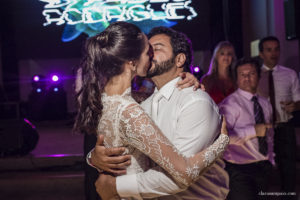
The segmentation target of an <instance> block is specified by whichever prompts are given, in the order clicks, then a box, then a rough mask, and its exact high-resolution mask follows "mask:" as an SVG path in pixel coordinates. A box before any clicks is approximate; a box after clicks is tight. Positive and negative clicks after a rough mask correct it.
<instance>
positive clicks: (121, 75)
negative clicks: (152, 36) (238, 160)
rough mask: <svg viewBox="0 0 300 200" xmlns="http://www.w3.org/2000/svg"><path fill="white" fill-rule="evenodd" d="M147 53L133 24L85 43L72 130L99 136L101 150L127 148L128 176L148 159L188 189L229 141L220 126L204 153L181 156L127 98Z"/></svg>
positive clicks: (145, 43)
mask: <svg viewBox="0 0 300 200" xmlns="http://www.w3.org/2000/svg"><path fill="white" fill-rule="evenodd" d="M152 54H153V53H152V49H151V48H150V45H149V43H148V40H147V37H146V35H145V34H143V33H142V32H141V30H140V29H139V28H138V27H136V26H135V25H133V24H130V23H126V22H115V23H113V24H111V25H110V26H108V27H107V28H106V29H105V30H104V31H103V32H101V33H100V34H98V35H96V36H94V37H91V38H89V39H88V40H87V41H86V45H85V55H84V57H83V66H82V90H81V94H80V95H81V97H80V98H79V101H80V103H79V105H80V106H79V112H78V115H77V119H76V122H75V128H76V129H77V130H80V131H84V132H94V133H97V134H104V135H105V141H104V144H105V146H106V147H120V146H123V147H126V153H128V154H131V155H132V159H131V165H130V166H129V167H128V168H127V174H133V173H139V172H143V171H145V170H147V169H148V168H149V166H148V163H147V160H148V157H149V158H150V159H152V160H153V161H154V162H156V163H157V164H158V165H160V166H161V167H162V168H163V169H164V170H165V171H166V172H167V173H169V174H170V175H171V176H172V178H173V179H174V180H175V181H176V182H177V183H178V185H180V186H182V187H183V188H185V187H188V186H189V185H191V184H192V183H193V182H194V181H196V180H197V178H198V177H199V176H200V175H201V173H202V172H203V171H204V170H205V169H206V168H207V167H209V166H210V165H211V164H212V163H213V162H214V161H215V160H216V159H217V158H218V157H219V156H220V155H222V153H223V152H224V150H225V148H226V146H227V144H228V142H229V138H228V136H227V132H226V128H224V126H225V125H224V124H223V127H222V132H223V133H221V135H220V136H219V138H218V139H217V140H216V141H215V142H214V143H213V144H212V145H211V146H209V147H208V148H207V149H205V150H203V151H202V152H199V153H197V154H195V155H194V156H191V157H184V156H183V155H182V154H180V153H179V152H178V151H177V149H176V148H175V147H174V146H173V145H172V144H171V143H170V142H169V141H168V139H167V138H166V137H165V136H164V134H163V133H162V132H161V131H160V129H159V128H158V127H157V126H156V125H155V123H154V122H153V121H152V120H151V118H150V117H149V116H148V115H147V114H146V113H145V112H144V110H143V109H142V108H141V107H140V106H139V104H138V103H137V102H135V101H134V99H133V98H132V97H131V90H130V88H131V80H132V79H133V78H134V76H136V75H139V76H145V75H146V74H147V71H148V70H149V68H150V67H151V58H152Z"/></svg>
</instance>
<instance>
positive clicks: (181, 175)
mask: <svg viewBox="0 0 300 200" xmlns="http://www.w3.org/2000/svg"><path fill="white" fill-rule="evenodd" d="M120 125H121V130H122V133H123V135H122V137H123V139H124V140H125V141H127V143H128V144H129V145H131V146H133V147H135V148H137V149H139V150H140V151H141V152H143V153H144V154H146V155H147V156H149V157H150V158H151V159H152V160H153V161H154V162H156V163H157V164H158V165H160V166H161V167H162V168H163V169H165V170H166V171H167V172H168V173H169V174H170V175H171V176H172V177H173V178H174V179H175V180H176V182H178V183H179V184H181V185H184V186H185V187H187V186H189V185H190V184H192V183H193V182H194V181H196V180H197V178H198V177H199V176H200V174H201V173H202V172H203V171H204V170H205V169H206V168H207V167H208V166H210V165H211V164H212V163H213V162H214V161H215V160H216V159H217V158H218V157H219V156H220V155H221V154H222V153H223V152H224V150H225V148H226V146H227V144H228V142H229V138H228V136H227V135H224V134H221V136H220V137H219V138H218V139H217V140H216V141H215V142H214V144H212V145H211V146H209V147H208V148H206V149H205V150H203V151H202V152H200V153H197V154H195V155H194V156H191V157H184V156H183V155H182V154H180V153H179V152H178V150H177V149H176V148H175V147H174V146H173V145H172V144H171V143H170V142H169V140H168V139H167V138H166V137H165V136H164V135H163V133H162V132H161V131H160V129H159V128H158V127H157V126H156V125H155V123H154V122H153V121H152V120H151V118H150V117H149V116H148V115H147V114H146V113H145V112H144V111H143V109H142V108H141V107H140V106H139V105H137V104H131V105H129V106H128V107H127V108H126V109H125V110H124V111H123V112H122V115H121V121H120Z"/></svg>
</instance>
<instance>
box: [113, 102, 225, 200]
mask: <svg viewBox="0 0 300 200" xmlns="http://www.w3.org/2000/svg"><path fill="white" fill-rule="evenodd" d="M190 102H191V103H188V104H185V106H184V107H183V108H182V109H181V110H180V114H179V117H178V119H177V126H176V132H175V133H173V134H172V135H174V139H173V140H172V143H173V144H174V145H175V146H176V147H177V148H178V150H179V151H180V153H182V154H184V155H185V156H191V155H193V154H195V153H197V152H199V151H201V150H203V149H205V147H207V146H208V144H212V142H213V141H214V139H215V138H216V136H217V135H218V134H219V127H220V126H219V125H220V115H219V113H218V108H217V107H216V105H215V104H213V103H212V102H209V101H206V100H204V101H201V100H200V101H199V100H197V101H195V100H194V101H190ZM130 176H131V175H125V176H122V177H120V178H119V177H117V190H118V193H119V194H120V196H122V195H124V194H126V195H127V196H126V197H130V196H131V197H136V195H138V193H139V194H140V195H141V196H142V197H143V198H154V197H158V196H164V195H170V194H175V193H178V192H181V191H183V188H182V187H180V186H179V185H178V184H176V182H174V181H173V180H172V178H171V177H170V176H168V174H167V173H166V172H165V171H164V170H163V169H162V168H160V167H155V168H152V169H150V170H148V171H146V172H144V173H139V174H137V175H136V177H135V179H134V180H136V181H137V185H138V190H137V189H136V188H132V189H131V190H128V189H126V186H123V184H124V182H125V183H126V182H127V181H131V180H133V179H132V178H131V177H130ZM129 179H131V180H129ZM122 182H123V183H122ZM133 185H135V184H133Z"/></svg>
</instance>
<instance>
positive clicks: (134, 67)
mask: <svg viewBox="0 0 300 200" xmlns="http://www.w3.org/2000/svg"><path fill="white" fill-rule="evenodd" d="M132 71H133V72H134V73H136V72H137V67H136V65H133V68H132Z"/></svg>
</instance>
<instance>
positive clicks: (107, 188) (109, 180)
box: [95, 174, 120, 200]
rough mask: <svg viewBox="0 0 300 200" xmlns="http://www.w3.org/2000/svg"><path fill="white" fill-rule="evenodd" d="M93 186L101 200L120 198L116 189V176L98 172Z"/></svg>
mask: <svg viewBox="0 0 300 200" xmlns="http://www.w3.org/2000/svg"><path fill="white" fill-rule="evenodd" d="M95 187H96V191H97V193H98V194H99V196H100V197H101V199H103V200H112V199H120V198H119V195H118V193H117V189H116V177H113V176H111V175H108V174H99V177H98V179H97V181H96V182H95Z"/></svg>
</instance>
